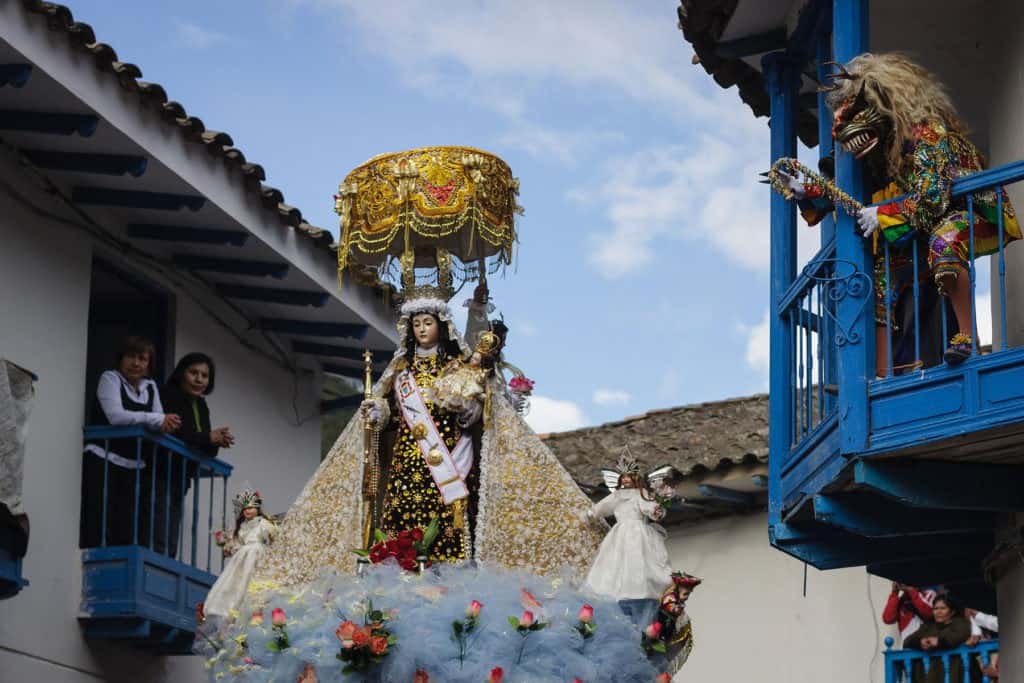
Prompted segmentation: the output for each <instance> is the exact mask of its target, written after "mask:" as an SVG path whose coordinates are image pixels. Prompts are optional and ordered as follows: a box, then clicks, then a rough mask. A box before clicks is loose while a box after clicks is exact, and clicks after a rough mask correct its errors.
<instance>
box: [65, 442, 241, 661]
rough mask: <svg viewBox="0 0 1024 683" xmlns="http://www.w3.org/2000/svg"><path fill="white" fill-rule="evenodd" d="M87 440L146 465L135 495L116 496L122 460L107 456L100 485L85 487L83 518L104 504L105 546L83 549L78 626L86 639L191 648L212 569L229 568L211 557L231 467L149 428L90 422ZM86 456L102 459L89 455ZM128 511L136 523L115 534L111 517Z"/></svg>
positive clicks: (136, 473)
mask: <svg viewBox="0 0 1024 683" xmlns="http://www.w3.org/2000/svg"><path fill="white" fill-rule="evenodd" d="M85 440H86V441H87V442H88V443H91V444H94V445H96V446H97V447H102V451H103V452H110V451H111V449H112V448H114V449H117V454H118V455H120V456H121V457H128V458H130V459H131V460H132V461H134V462H135V463H144V464H145V466H144V467H139V468H136V469H134V470H130V472H131V474H129V475H128V477H129V479H128V481H130V480H131V477H134V485H131V486H130V488H129V489H127V496H128V499H127V500H120V501H114V500H112V497H113V496H114V495H117V494H118V492H119V493H120V494H121V497H122V498H123V497H124V494H125V489H124V488H123V487H122V488H121V489H117V488H116V486H115V484H114V482H115V476H117V475H115V474H113V473H112V471H113V468H114V467H116V465H115V464H114V463H113V462H112V461H110V459H109V458H105V459H103V465H102V467H103V485H102V487H101V490H99V491H86V496H87V497H89V499H88V500H86V501H85V505H84V506H83V514H85V510H86V507H87V506H95V505H99V506H100V507H99V509H98V510H97V509H96V508H92V512H93V513H95V518H96V519H98V520H99V525H98V526H97V529H98V530H99V531H98V532H97V533H98V543H97V545H96V547H86V548H83V550H82V565H83V566H82V603H81V608H80V616H79V622H80V623H81V625H82V628H83V631H84V633H85V636H86V637H87V638H100V639H114V640H124V641H130V642H133V643H134V644H136V645H138V646H142V647H149V648H153V649H156V650H159V651H161V652H165V653H182V654H185V653H188V652H190V650H191V645H192V640H193V637H194V632H195V628H196V623H195V607H196V605H197V604H198V603H200V602H203V601H204V600H205V598H206V593H207V591H209V589H210V587H211V586H212V585H213V582H214V581H215V580H216V576H215V575H214V574H213V573H212V572H213V571H214V570H215V569H219V568H221V567H220V566H218V567H214V562H213V560H212V558H213V557H214V556H215V555H216V554H218V553H217V549H216V548H215V547H214V544H213V537H212V530H213V529H214V526H215V523H216V524H217V525H218V526H221V527H222V526H224V525H225V522H226V521H228V520H226V519H225V516H226V513H227V480H228V477H229V476H230V474H231V469H232V468H231V466H230V465H228V464H227V463H224V462H222V461H220V460H217V459H213V458H204V457H201V456H199V455H197V454H196V453H194V452H193V451H191V450H190V449H189V448H188V447H187V446H185V444H184V443H182V442H181V441H180V440H178V439H175V438H173V437H169V436H166V435H163V434H157V433H154V432H151V431H149V430H147V429H144V428H142V427H86V428H85ZM125 451H128V452H125ZM85 457H86V458H90V457H96V458H97V459H100V456H98V455H94V454H91V453H87V454H86V455H85ZM120 475H121V476H122V477H124V474H123V472H121V473H120ZM122 483H123V482H122ZM215 489H216V490H219V495H215V493H216V491H215ZM161 507H162V508H163V509H162V514H161V510H160V508H161ZM125 509H128V510H129V511H130V514H131V517H130V524H127V523H126V524H122V525H120V526H119V527H118V528H117V530H113V531H112V530H111V529H112V527H111V524H110V522H111V520H110V519H108V514H116V512H117V511H118V510H121V511H123V510H125ZM215 511H216V512H217V515H216V516H217V519H216V522H215ZM125 521H127V520H125ZM95 535H96V534H93V536H95ZM92 540H93V541H95V539H92ZM85 544H86V545H91V542H86V543H85ZM217 564H218V565H222V564H223V562H222V560H221V561H219V562H218V563H217Z"/></svg>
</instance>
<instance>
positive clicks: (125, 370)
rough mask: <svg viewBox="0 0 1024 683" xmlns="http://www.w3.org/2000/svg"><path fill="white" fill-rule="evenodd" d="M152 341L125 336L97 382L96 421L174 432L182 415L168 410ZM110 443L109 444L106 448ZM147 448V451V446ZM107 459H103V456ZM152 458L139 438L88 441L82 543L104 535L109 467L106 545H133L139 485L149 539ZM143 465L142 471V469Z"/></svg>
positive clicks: (143, 533)
mask: <svg viewBox="0 0 1024 683" xmlns="http://www.w3.org/2000/svg"><path fill="white" fill-rule="evenodd" d="M153 353H154V347H153V342H151V341H149V340H148V339H146V338H144V337H135V336H132V337H126V338H125V339H124V341H123V342H122V343H121V347H120V349H118V354H117V364H116V368H117V369H116V370H107V371H106V372H104V373H103V374H102V375H100V379H99V384H98V386H97V387H96V403H97V405H96V409H95V410H93V423H94V424H99V425H110V426H122V425H142V426H144V427H147V428H149V429H152V430H154V431H161V432H173V431H175V430H177V429H178V428H179V427H180V426H181V418H180V417H179V416H178V415H176V414H173V413H167V412H165V411H164V408H163V405H162V404H161V402H160V393H159V391H158V390H157V385H156V382H154V381H153V380H152V379H150V378H149V375H150V373H151V371H152V364H153ZM104 446H106V449H105V448H104ZM143 450H144V455H147V456H148V455H149V454H148V453H145V451H146V450H147V449H143ZM104 461H105V462H104ZM147 461H148V462H149V463H150V466H151V460H150V459H149V458H143V459H139V458H138V452H137V446H136V440H135V439H111V440H109V441H107V442H93V443H89V444H87V445H86V446H85V453H84V454H83V459H82V511H81V525H80V538H79V541H80V542H79V546H80V547H82V548H94V547H96V546H99V545H101V544H102V541H103V530H104V524H103V509H104V508H103V482H104V469H106V488H107V506H106V513H107V519H106V545H108V546H112V545H132V544H133V542H134V541H135V538H134V533H133V531H134V518H135V485H136V476H138V480H139V486H140V492H139V493H140V495H139V508H140V511H141V512H142V514H139V515H138V517H139V537H138V544H139V545H148V536H149V517H148V514H149V512H148V507H149V506H148V502H149V488H150V487H149V486H147V485H146V484H150V476H151V474H150V473H146V472H145V470H146V468H147ZM138 470H143V472H138Z"/></svg>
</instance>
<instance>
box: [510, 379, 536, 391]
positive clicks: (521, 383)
mask: <svg viewBox="0 0 1024 683" xmlns="http://www.w3.org/2000/svg"><path fill="white" fill-rule="evenodd" d="M534 384H535V382H534V381H533V380H532V379H530V378H529V377H527V376H526V375H516V376H515V377H513V378H512V379H510V380H509V382H508V390H509V391H511V392H512V393H513V394H521V395H523V396H529V395H531V394H532V393H533V385H534Z"/></svg>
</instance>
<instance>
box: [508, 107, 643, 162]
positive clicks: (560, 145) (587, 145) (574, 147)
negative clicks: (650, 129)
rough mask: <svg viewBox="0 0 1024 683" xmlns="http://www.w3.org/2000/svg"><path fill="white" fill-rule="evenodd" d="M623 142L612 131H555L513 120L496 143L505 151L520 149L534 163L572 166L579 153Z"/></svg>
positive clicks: (620, 136) (516, 119) (519, 119)
mask: <svg viewBox="0 0 1024 683" xmlns="http://www.w3.org/2000/svg"><path fill="white" fill-rule="evenodd" d="M624 140H625V136H624V135H622V133H617V132H613V131H595V130H589V129H577V130H555V129H553V128H547V127H545V126H542V125H540V124H537V123H531V122H528V121H525V120H523V119H521V118H518V117H516V118H515V119H514V120H513V123H512V127H511V129H510V130H509V131H508V132H506V133H505V134H504V135H503V136H502V137H501V138H500V139H499V141H498V142H499V143H500V144H501V145H503V146H505V147H515V148H518V149H521V150H523V151H524V152H526V153H527V154H529V155H530V156H532V157H536V158H538V159H548V160H554V161H558V162H560V163H563V164H573V163H575V162H576V161H577V158H578V157H579V156H580V154H582V153H585V152H588V151H592V150H594V149H596V148H599V147H601V146H602V145H605V144H607V143H610V142H622V141H624Z"/></svg>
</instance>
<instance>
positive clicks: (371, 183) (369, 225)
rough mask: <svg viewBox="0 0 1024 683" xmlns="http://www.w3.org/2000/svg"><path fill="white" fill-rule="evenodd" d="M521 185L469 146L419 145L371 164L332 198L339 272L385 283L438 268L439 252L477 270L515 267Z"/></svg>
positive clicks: (468, 275)
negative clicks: (398, 268) (392, 273)
mask: <svg viewBox="0 0 1024 683" xmlns="http://www.w3.org/2000/svg"><path fill="white" fill-rule="evenodd" d="M518 193H519V181H518V179H516V178H513V177H512V169H511V168H509V166H508V164H506V163H505V162H504V161H502V160H501V159H499V158H498V157H496V156H494V155H493V154H490V153H488V152H484V151H482V150H479V149H474V148H472V147H422V148H420V149H413V150H408V151H405V152H397V153H392V154H382V155H380V156H376V157H374V158H373V159H370V160H369V161H367V162H366V163H365V164H363V165H362V166H359V167H358V168H356V169H355V170H354V171H352V172H351V173H349V174H348V176H346V177H345V181H344V182H343V183H342V184H341V186H340V187H339V189H338V194H337V195H336V196H335V211H336V212H337V213H338V215H339V216H340V217H341V240H340V245H339V248H338V272H339V274H341V273H343V272H344V271H345V270H346V269H355V270H361V271H363V272H366V271H367V270H368V269H371V268H372V269H376V270H377V271H378V274H379V275H381V276H384V277H385V279H390V278H387V277H386V275H387V273H388V269H389V267H390V265H391V264H392V263H393V262H394V261H395V260H398V261H399V262H400V263H401V264H402V266H403V271H404V273H403V275H405V276H408V275H409V272H410V269H411V268H412V267H413V265H414V266H415V267H416V268H424V267H436V266H437V264H438V263H439V261H438V259H439V250H440V253H441V254H450V255H451V256H453V257H456V258H457V259H458V261H459V262H461V264H462V265H463V269H462V272H461V273H460V275H461V278H460V279H461V280H466V279H473V278H474V277H476V276H477V275H479V273H478V272H477V270H476V269H477V268H478V267H479V266H480V265H483V264H487V265H488V266H489V267H490V268H491V269H495V268H500V267H503V266H505V265H507V264H509V263H511V261H512V247H513V245H514V244H515V241H516V231H515V214H516V213H519V212H521V209H520V207H519V205H518V204H517V203H516V196H517V195H518Z"/></svg>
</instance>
